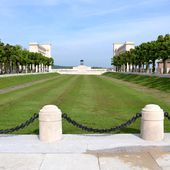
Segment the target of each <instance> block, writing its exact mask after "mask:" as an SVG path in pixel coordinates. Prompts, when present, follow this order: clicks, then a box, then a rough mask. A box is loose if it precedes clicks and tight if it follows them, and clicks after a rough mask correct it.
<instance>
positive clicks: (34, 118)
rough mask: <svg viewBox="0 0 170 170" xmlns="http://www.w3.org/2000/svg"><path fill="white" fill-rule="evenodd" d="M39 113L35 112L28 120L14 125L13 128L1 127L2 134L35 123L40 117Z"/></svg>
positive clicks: (0, 132)
mask: <svg viewBox="0 0 170 170" xmlns="http://www.w3.org/2000/svg"><path fill="white" fill-rule="evenodd" d="M38 116H39V114H38V113H35V114H34V115H33V116H32V117H31V118H29V119H28V120H26V121H25V122H23V123H21V124H19V125H17V126H15V127H13V128H9V129H1V130H0V134H8V133H12V132H15V131H18V130H20V129H24V128H25V127H27V126H29V125H30V124H31V123H33V122H34V121H35V120H36V119H38Z"/></svg>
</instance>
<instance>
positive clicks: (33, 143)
mask: <svg viewBox="0 0 170 170" xmlns="http://www.w3.org/2000/svg"><path fill="white" fill-rule="evenodd" d="M0 170H170V134H165V139H164V140H163V141H161V142H151V141H145V140H142V139H141V138H140V137H139V135H132V134H116V135H63V139H62V140H60V141H58V142H55V143H51V144H48V143H42V142H40V141H39V139H38V136H36V135H18V136H16V135H9V136H8V135H6V136H5V135H3V136H2V135H1V136H0Z"/></svg>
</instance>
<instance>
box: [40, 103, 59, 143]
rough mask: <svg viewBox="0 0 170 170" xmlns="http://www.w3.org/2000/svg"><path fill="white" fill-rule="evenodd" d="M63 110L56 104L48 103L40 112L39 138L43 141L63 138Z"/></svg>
mask: <svg viewBox="0 0 170 170" xmlns="http://www.w3.org/2000/svg"><path fill="white" fill-rule="evenodd" d="M61 115H62V113H61V110H60V109H59V108H58V107H57V106H55V105H46V106H44V107H43V108H42V109H41V110H40V112H39V138H40V141H43V142H47V143H50V142H55V141H58V140H60V139H61V138H62V118H61Z"/></svg>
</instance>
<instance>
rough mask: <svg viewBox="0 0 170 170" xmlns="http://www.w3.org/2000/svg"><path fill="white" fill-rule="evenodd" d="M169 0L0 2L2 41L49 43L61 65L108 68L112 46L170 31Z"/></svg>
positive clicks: (23, 44) (29, 0) (0, 35)
mask: <svg viewBox="0 0 170 170" xmlns="http://www.w3.org/2000/svg"><path fill="white" fill-rule="evenodd" d="M169 9H170V0H141V1H139V0H119V1H118V0H105V1H103V0H0V39H1V41H3V42H5V43H11V44H20V45H22V46H23V47H24V48H28V43H29V42H38V43H51V44H52V47H53V48H52V55H53V58H54V60H55V64H57V65H78V64H79V60H80V59H84V60H85V64H86V65H89V66H103V67H110V62H111V57H112V55H113V54H112V44H113V43H114V42H124V41H133V42H135V44H136V45H138V44H140V43H142V42H146V41H151V40H154V39H156V37H157V36H158V35H159V34H166V33H170V10H169Z"/></svg>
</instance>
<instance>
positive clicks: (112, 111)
mask: <svg viewBox="0 0 170 170" xmlns="http://www.w3.org/2000/svg"><path fill="white" fill-rule="evenodd" d="M149 103H155V104H159V105H160V106H161V107H162V108H163V109H164V110H166V111H168V112H170V105H169V102H168V101H167V102H166V101H162V100H161V99H159V98H157V97H156V96H154V95H151V94H145V93H141V92H140V91H138V90H136V89H134V88H133V87H129V86H127V85H126V84H123V83H121V82H119V81H117V80H116V79H114V80H110V79H106V78H105V77H104V76H83V75H60V76H58V77H56V79H54V80H49V81H47V82H44V83H42V84H38V85H32V86H31V87H27V88H24V89H20V90H16V91H13V92H10V93H6V94H1V95H0V129H3V128H9V127H13V126H15V125H17V124H19V123H21V122H23V121H24V120H26V119H28V118H29V117H30V116H31V115H33V113H35V112H36V113H37V112H39V110H40V109H41V108H42V107H43V106H44V105H46V104H55V105H57V106H58V107H59V108H60V109H61V110H62V112H66V113H68V115H69V116H71V117H72V118H73V119H75V120H77V121H78V122H80V123H82V124H85V125H87V126H91V127H96V128H97V127H98V128H109V127H112V126H115V125H118V124H120V123H122V122H124V121H126V120H127V119H129V118H131V117H132V116H133V115H134V114H136V113H137V112H140V111H141V109H142V108H143V107H144V106H145V105H146V104H149ZM165 125H166V126H165V127H166V131H167V132H169V131H170V123H169V122H168V121H166V122H165ZM139 127H140V120H138V121H137V122H136V123H134V124H133V125H132V126H130V127H128V128H126V129H123V130H121V131H120V132H121V133H138V132H139ZM63 132H64V133H71V134H73V133H86V132H84V131H81V130H79V129H78V128H75V127H73V126H72V125H70V124H68V123H67V122H66V121H63ZM17 133H20V134H23V133H24V134H31V133H38V121H36V122H35V123H33V124H32V125H30V126H29V127H28V128H26V129H24V130H21V131H19V132H17Z"/></svg>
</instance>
